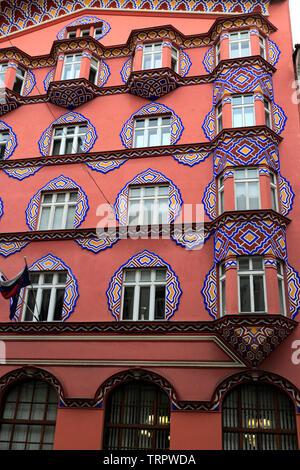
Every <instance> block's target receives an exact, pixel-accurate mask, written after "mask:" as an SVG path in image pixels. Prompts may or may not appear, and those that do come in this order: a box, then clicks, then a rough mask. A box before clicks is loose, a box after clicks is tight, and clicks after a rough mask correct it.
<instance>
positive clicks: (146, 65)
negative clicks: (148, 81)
mask: <svg viewBox="0 0 300 470" xmlns="http://www.w3.org/2000/svg"><path fill="white" fill-rule="evenodd" d="M143 69H144V70H147V69H151V55H150V54H147V55H144V66H143Z"/></svg>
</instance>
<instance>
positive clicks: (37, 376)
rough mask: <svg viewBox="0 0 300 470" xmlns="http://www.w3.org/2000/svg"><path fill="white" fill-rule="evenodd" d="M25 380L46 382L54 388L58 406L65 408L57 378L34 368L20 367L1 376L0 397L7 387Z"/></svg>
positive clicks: (61, 389)
mask: <svg viewBox="0 0 300 470" xmlns="http://www.w3.org/2000/svg"><path fill="white" fill-rule="evenodd" d="M26 379H33V380H42V381H44V382H47V383H48V384H49V385H51V386H52V387H53V388H55V390H56V393H57V396H58V400H59V404H60V405H61V406H65V393H64V389H63V387H62V385H61V383H60V382H59V380H57V378H56V377H55V376H54V375H52V374H51V373H50V372H48V371H46V370H44V369H39V368H38V367H35V366H28V367H22V368H21V369H16V370H13V371H10V372H8V373H7V374H5V375H3V376H2V377H1V378H0V392H1V395H2V396H3V394H4V393H5V392H6V390H7V389H8V388H9V387H11V386H14V385H15V384H17V383H18V382H20V381H22V380H26Z"/></svg>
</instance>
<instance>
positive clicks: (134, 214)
mask: <svg viewBox="0 0 300 470" xmlns="http://www.w3.org/2000/svg"><path fill="white" fill-rule="evenodd" d="M139 208H140V202H139V201H130V202H129V213H128V225H138V224H139Z"/></svg>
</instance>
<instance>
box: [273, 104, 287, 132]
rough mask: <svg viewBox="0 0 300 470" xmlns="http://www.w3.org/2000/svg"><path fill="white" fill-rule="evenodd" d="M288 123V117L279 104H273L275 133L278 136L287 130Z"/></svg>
mask: <svg viewBox="0 0 300 470" xmlns="http://www.w3.org/2000/svg"><path fill="white" fill-rule="evenodd" d="M286 121H287V117H286V115H285V113H284V111H283V109H282V108H281V107H280V106H279V105H278V104H275V103H273V122H274V131H275V132H277V134H281V132H282V131H283V129H284V128H285V123H286Z"/></svg>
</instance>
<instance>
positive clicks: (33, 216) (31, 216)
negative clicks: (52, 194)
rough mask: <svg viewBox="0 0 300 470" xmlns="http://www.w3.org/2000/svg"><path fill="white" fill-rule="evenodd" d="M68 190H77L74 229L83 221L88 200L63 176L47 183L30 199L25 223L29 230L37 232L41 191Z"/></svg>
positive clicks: (73, 183)
mask: <svg viewBox="0 0 300 470" xmlns="http://www.w3.org/2000/svg"><path fill="white" fill-rule="evenodd" d="M69 189H76V190H77V203H76V211H75V216H74V228H77V227H79V225H80V224H81V223H82V222H83V221H84V219H85V216H86V213H87V210H88V208H89V204H88V199H87V196H86V194H85V193H84V192H83V190H82V189H81V187H80V186H79V185H78V184H77V183H75V181H73V180H71V179H70V178H67V177H65V176H63V175H60V176H58V177H57V178H55V179H54V180H52V181H50V182H49V183H47V184H46V185H45V186H44V187H43V188H41V189H39V191H38V192H37V193H36V194H35V195H34V196H33V197H32V199H31V200H30V202H29V204H28V207H27V209H26V212H25V214H26V223H27V225H28V227H29V228H30V230H37V216H38V211H39V207H40V200H41V195H42V192H43V191H57V190H60V191H66V190H69Z"/></svg>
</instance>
